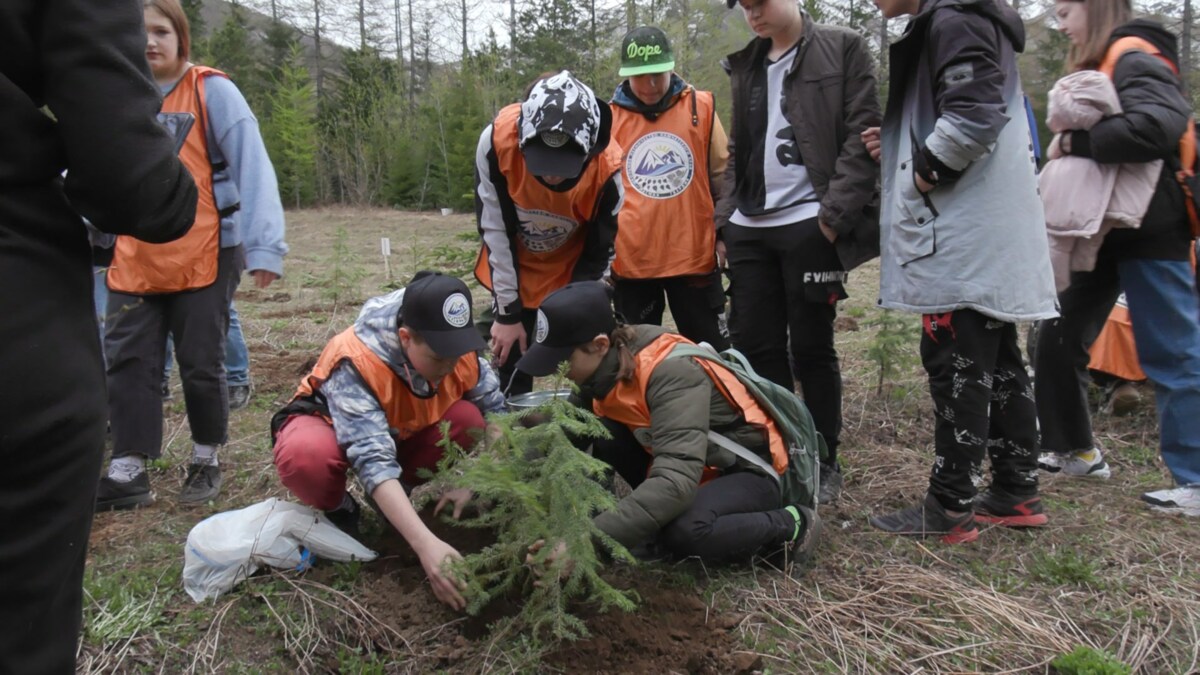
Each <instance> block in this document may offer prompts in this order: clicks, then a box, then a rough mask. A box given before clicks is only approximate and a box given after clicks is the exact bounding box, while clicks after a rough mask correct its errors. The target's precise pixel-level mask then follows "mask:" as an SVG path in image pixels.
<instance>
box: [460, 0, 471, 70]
mask: <svg viewBox="0 0 1200 675" xmlns="http://www.w3.org/2000/svg"><path fill="white" fill-rule="evenodd" d="M458 5H459V8H460V9H462V60H463V62H464V63H465V62H466V60H467V57H468V56H470V55H471V47H470V45H468V44H467V0H459V3H458Z"/></svg>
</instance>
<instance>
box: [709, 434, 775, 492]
mask: <svg viewBox="0 0 1200 675" xmlns="http://www.w3.org/2000/svg"><path fill="white" fill-rule="evenodd" d="M708 440H710V441H712V442H713V443H715V444H717V445H719V446H721V447H722V448H725V449H726V450H728V451H730V452H732V453H733V454H735V455H737V456H738V457H741V458H742V459H744V460H746V461H747V462H750V463H751V464H753V465H754V466H757V467H758V468H759V469H761V470H762V471H763V473H765V474H767V475H768V476H771V477H772V478H774V479H775V482H776V483H778V484H779V487H780V489H782V488H783V478H781V477H780V475H779V473H778V472H776V471H775V467H773V466H771V465H770V464H767V460H765V459H763V458H762V457H759V456H758V455H756V454H754V453H753V452H751V451H750V448H747V447H746V446H744V445H742V444H741V443H738V442H737V441H735V440H733V439H732V438H729V437H728V436H723V435H721V434H718V433H717V432H715V431H712V430H711V429H710V430H709V432H708Z"/></svg>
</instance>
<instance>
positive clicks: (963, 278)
mask: <svg viewBox="0 0 1200 675" xmlns="http://www.w3.org/2000/svg"><path fill="white" fill-rule="evenodd" d="M875 4H876V5H877V6H878V7H879V8H880V10H881V11H882V13H883V15H884V16H885V17H888V18H892V17H896V16H900V15H903V14H912V15H914V16H913V17H912V19H910V20H909V22H908V26H907V27H906V28H905V31H904V35H903V36H902V37H901V38H900V39H898V40H896V41H895V42H893V43H892V45H891V47H890V51H889V61H890V63H891V73H890V83H889V89H888V92H889V93H888V107H887V111H886V113H885V114H884V121H883V128H882V131H879V130H872V131H871V132H869V133H868V134H866V135H865V139H866V140H868V142H869V145H868V147H869V148H870V149H871V150H872V153H873V154H874V153H876V152H880V153H881V155H880V156H881V159H882V166H883V170H882V177H883V204H882V207H881V214H882V217H881V220H880V228H881V231H882V235H883V236H882V255H881V259H880V281H879V294H880V303H881V304H882V305H883V306H884V307H886V308H890V309H898V310H902V311H908V312H916V313H920V314H921V315H922V320H923V324H924V330H923V333H922V335H921V362H922V364H923V365H924V367H925V371H926V373H927V374H928V376H929V393H930V396H931V397H932V399H933V404H934V408H935V411H936V416H935V425H934V450H935V452H936V455H937V456H936V459H935V461H934V465H933V470H932V471H931V473H930V478H929V489H928V491H927V492H926V494H925V497H924V499H923V500H922V501H921V502H919V503H917V504H915V505H914V506H910V507H908V508H904V509H901V510H900V511H898V512H894V513H887V514H877V515H875V516H873V517H872V518H871V524H872V525H873V526H875V527H877V528H879V529H882V530H886V531H888V532H893V533H896V534H903V535H911V536H919V537H937V538H939V539H941V540H942V541H943V542H945V543H963V542H969V541H972V540H974V539H976V538H977V537H978V536H979V529H978V527H977V525H976V520H980V521H986V522H990V523H997V524H1002V525H1007V526H1013V527H1034V526H1039V525H1044V524H1045V523H1046V521H1047V517H1046V514H1045V513H1044V512H1043V510H1042V502H1041V499H1040V497H1038V472H1037V411H1036V409H1035V407H1034V404H1033V396H1032V393H1033V392H1032V386H1031V383H1030V381H1029V375H1028V374H1027V373H1026V371H1025V364H1024V362H1023V361H1022V359H1021V352H1020V348H1019V347H1018V344H1017V326H1016V324H1017V322H1019V321H1034V320H1040V319H1047V318H1053V317H1054V316H1056V315H1057V313H1056V311H1055V302H1054V280H1053V275H1052V270H1051V267H1050V254H1049V245H1048V243H1047V240H1046V225H1045V216H1044V214H1043V212H1042V202H1041V200H1040V199H1039V198H1038V193H1037V176H1036V175H1035V164H1034V156H1033V143H1032V142H1031V137H1030V131H1029V118H1028V116H1027V115H1026V113H1025V97H1024V95H1023V92H1022V90H1021V78H1020V76H1019V74H1018V73H1017V59H1016V55H1017V53H1018V52H1019V51H1021V50H1022V49H1023V48H1024V44H1025V30H1024V24H1022V22H1021V18H1020V16H1018V15H1017V13H1016V11H1015V10H1013V9H1012V8H1011V7H1009V6H1008V5H1007V4H1005V3H1003V2H1001V1H999V0H875ZM879 141H882V147H880V146H879V145H877V143H878V142H879ZM984 455H989V456H990V458H991V473H992V481H991V485H990V486H989V487H988V488H987V490H986V491H984V492H983V494H979V491H978V489H977V487H976V486H977V485H978V484H979V482H981V481H982V479H983V475H982V474H983V459H984Z"/></svg>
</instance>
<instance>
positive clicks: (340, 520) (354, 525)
mask: <svg viewBox="0 0 1200 675" xmlns="http://www.w3.org/2000/svg"><path fill="white" fill-rule="evenodd" d="M346 497H347V499H349V500H350V505H349V506H346V505H345V503H344V502H343V505H342V506H339V507H337V508H336V509H333V510H332V511H326V512H325V517H326V518H328V519H329V522H331V523H333V525H334V527H336V528H337V529H339V530H341V531H342V532H345V533H346V534H348V535H350V536H351V537H354V538H355V539H358V536H359V531H358V521H359V520H360V519H361V518H362V508H360V507H359V505H358V502H356V501H354V497H351V496H350V495H348V494H347V495H346Z"/></svg>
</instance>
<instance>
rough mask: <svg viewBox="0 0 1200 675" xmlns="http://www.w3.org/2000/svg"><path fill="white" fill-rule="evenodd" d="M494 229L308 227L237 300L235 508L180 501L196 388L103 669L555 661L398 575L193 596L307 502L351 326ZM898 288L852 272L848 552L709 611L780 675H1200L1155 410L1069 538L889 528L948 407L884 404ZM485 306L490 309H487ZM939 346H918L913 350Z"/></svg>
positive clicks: (107, 635)
mask: <svg viewBox="0 0 1200 675" xmlns="http://www.w3.org/2000/svg"><path fill="white" fill-rule="evenodd" d="M339 228H345V229H346V231H347V232H349V233H350V236H349V237H347V238H346V239H345V243H346V248H347V251H348V255H349V256H351V257H353V258H354V260H350V261H347V262H346V264H348V265H349V266H350V267H351V268H357V270H358V271H359V272H361V276H359V277H358V278H357V279H355V280H354V281H353V282H352V283H349V284H348V285H347V288H344V289H340V290H341V291H344V292H342V293H340V295H341V297H339V299H338V302H337V303H336V305H335V304H334V303H333V301H332V299H331V297H330V295H329V292H330V289H329V286H328V281H329V275H328V270H329V267H330V264H331V259H330V256H331V251H332V250H333V247H334V244H335V241H336V238H337V231H338V229H339ZM473 228H474V225H473V223H472V222H471V219H470V218H469V217H467V216H450V217H441V216H435V215H430V214H404V213H398V212H394V211H385V210H378V211H356V210H349V209H330V210H319V211H306V212H297V213H290V214H289V234H288V239H289V243H290V244H291V246H292V251H293V253H292V255H291V256H290V257H289V259H288V262H287V265H288V276H287V277H286V278H285V279H283V280H282V281H281V282H280V283H279V284H277V285H276V286H273V287H272V288H270V289H268V290H267V291H257V290H252V289H249V287H248V286H246V287H243V289H242V290H241V291H240V292H239V295H238V304H239V309H240V311H241V314H242V317H243V324H244V325H245V331H246V337H247V341H248V344H249V347H250V352H251V362H252V372H253V376H254V380H255V396H254V399H253V401H252V404H251V405H250V407H248V408H247V409H245V410H242V411H237V412H236V413H234V415H233V417H232V424H231V430H230V439H231V440H230V443H229V444H228V446H226V448H225V449H224V450H223V451H222V453H223V454H222V464H223V466H224V467H225V476H226V480H225V491H224V494H223V495H222V497H221V499H220V501H219V503H218V504H216V505H213V506H205V507H199V508H184V507H180V506H179V505H177V504H176V503H175V500H174V497H175V494H176V492H177V490H178V485H179V483H180V478H181V474H180V469H179V468H178V467H181V466H183V465H184V464H185V463H186V459H187V454H188V453H189V452H190V447H189V436H188V432H187V422H186V417H185V416H184V415H183V414H182V413H183V406H182V403H181V402H180V401H179V398H180V396H179V393H178V387H176V401H175V402H174V403H172V404H170V405H168V406H167V407H166V441H165V443H164V445H165V454H164V461H163V462H162V463H160V464H159V465H158V466H157V467H156V468H155V469H154V470H153V472H152V482H153V483H154V487H155V490H156V491H157V493H158V496H159V503H158V504H157V505H156V506H155V507H153V508H151V509H147V510H144V511H139V512H135V513H119V514H101V515H99V516H97V518H96V525H95V529H94V533H93V537H92V542H91V550H90V560H89V565H90V569H91V572H90V573H89V578H88V589H89V593H90V595H89V596H88V598H86V600H85V604H86V607H85V620H86V622H87V625H88V628H87V633H86V635H85V640H84V642H83V644H82V645H81V648H80V661H79V669H80V671H81V672H88V673H102V672H103V673H109V672H182V671H187V672H193V673H200V672H230V673H233V672H275V671H297V672H348V671H349V672H410V671H416V670H421V669H428V668H452V669H456V670H469V671H479V672H509V671H521V672H528V671H529V670H533V669H537V666H536V665H535V664H536V663H537V661H536V653H532V652H530V650H534V652H535V651H536V649H535V647H536V646H532V647H531V646H530V645H529V644H527V643H526V642H524V641H522V640H520V639H515V638H514V636H509V638H512V639H505V640H496V639H492V640H486V639H485V640H479V641H468V640H464V638H463V637H462V629H463V625H462V624H461V623H460V620H449V621H447V620H442V619H437V618H435V617H432V616H431V617H429V621H428V622H427V623H424V624H421V625H416V626H404V625H396V624H394V623H389V621H388V620H387V619H386V618H382V616H381V613H380V612H379V610H378V605H377V604H372V603H371V602H368V599H370V600H373V601H378V598H372V597H370V595H371V593H372V592H373V591H374V590H375V589H376V586H374V585H372V583H373V580H378V579H379V578H380V577H381V576H383V575H389V574H395V569H394V564H395V561H392V562H386V560H384V562H383V563H382V566H381V563H380V562H376V563H373V565H375V567H370V566H368V567H364V568H363V570H362V571H356V572H352V573H351V572H348V573H345V577H346V578H344V579H331V578H330V576H329V575H325V576H323V577H321V581H322V582H324V583H319V582H318V581H316V580H314V579H312V578H300V579H297V578H294V577H292V576H289V575H269V576H267V577H257V578H254V579H252V580H250V581H249V582H247V583H246V584H244V585H243V586H242V587H240V588H239V589H238V591H236V592H235V593H233V594H231V595H229V596H226V597H225V598H222V599H221V600H219V601H218V602H216V603H213V604H204V605H199V606H197V605H194V604H192V603H191V601H190V600H188V599H187V598H186V596H185V595H183V593H182V592H181V588H180V584H179V569H180V567H181V565H182V544H183V541H184V539H185V538H186V536H187V532H188V531H189V529H190V528H191V526H192V525H194V524H195V523H196V522H198V521H199V520H200V519H202V518H204V517H206V516H208V515H210V514H211V513H214V512H216V511H224V510H228V509H232V508H238V507H241V506H245V505H248V504H252V503H255V502H258V501H261V500H263V499H266V498H268V497H272V496H278V497H286V494H285V492H284V490H282V489H281V488H280V487H279V485H278V480H277V478H276V476H275V473H274V469H273V467H272V465H271V450H270V440H269V438H268V433H267V423H268V420H269V418H270V415H271V414H272V413H273V412H274V411H275V410H276V409H277V408H278V407H279V406H280V405H282V404H283V403H284V402H286V400H287V399H288V398H290V396H291V394H292V391H293V390H294V387H295V384H296V383H297V382H298V380H299V378H300V376H301V375H302V374H303V373H304V372H305V370H306V368H305V366H306V364H307V363H309V361H310V360H311V359H312V358H314V357H315V356H316V355H317V353H318V352H319V350H320V349H321V347H322V346H323V345H324V343H325V342H326V341H327V340H328V339H329V337H331V336H332V335H333V334H335V333H336V332H337V331H340V330H342V329H344V328H345V327H346V326H347V325H349V323H350V322H351V321H352V320H353V318H354V316H355V314H356V312H357V306H358V305H359V304H360V303H361V301H362V300H364V299H365V298H367V297H369V296H371V295H376V294H379V293H381V292H383V291H384V290H385V289H386V288H387V287H388V284H389V283H390V282H394V281H395V280H404V279H407V278H410V277H411V275H412V274H413V273H414V272H416V271H417V269H419V268H421V267H422V266H428V265H434V264H438V262H439V261H443V262H444V261H447V260H452V261H456V264H457V263H462V262H463V261H464V260H466V258H467V257H469V255H468V254H469V250H470V249H471V248H472V246H471V245H470V244H469V243H466V242H465V241H464V240H463V239H461V238H459V237H460V235H462V234H463V233H470V232H472V231H473ZM382 236H388V237H390V238H391V242H392V250H393V256H392V259H391V264H390V269H391V272H392V278H391V279H389V278H388V277H387V276H386V275H385V270H384V266H383V262H382V258H381V256H380V254H379V238H380V237H382ZM456 250H457V251H459V252H460V253H461V255H460V254H459V253H455V251H456ZM463 251H465V253H462V252H463ZM448 256H449V257H448ZM456 256H457V257H456ZM877 277H878V273H877V267H876V266H874V265H871V266H868V267H867V268H865V269H863V270H861V271H859V272H856V273H854V274H852V275H851V283H852V286H851V288H850V291H851V295H852V297H851V299H850V300H848V301H847V302H846V303H844V305H843V306H842V308H841V310H840V311H841V314H842V316H843V317H847V318H848V319H852V320H850V321H843V322H841V323H840V324H839V325H840V327H841V330H840V331H839V333H838V348H839V351H840V352H841V354H842V357H843V373H844V379H845V395H844V420H845V435H844V438H843V445H842V461H843V464H844V466H845V469H846V478H847V484H846V490H845V494H844V496H843V498H842V499H841V501H840V502H839V503H838V504H837V505H836V506H835V507H833V508H830V509H828V510H823V511H822V515H823V517H824V518H825V521H826V533H827V537H826V541H825V543H824V544H823V546H822V549H821V551H820V553H819V556H818V558H817V560H816V563H815V565H814V566H813V568H812V569H810V570H809V571H808V572H807V573H806V574H805V575H803V576H801V577H800V578H798V579H793V578H790V577H788V576H785V575H783V574H780V573H778V572H775V571H771V570H764V569H761V568H759V569H753V570H705V569H703V568H700V569H698V570H696V569H694V568H693V567H689V566H681V567H680V568H679V569H678V572H677V574H678V575H680V576H681V578H684V579H687V578H688V577H689V576H690V577H694V578H695V579H696V580H697V581H696V582H695V583H696V584H697V585H698V586H699V587H700V588H699V590H698V591H697V592H698V593H703V594H705V596H706V597H707V598H708V600H709V604H710V606H711V612H712V615H711V621H712V622H714V624H715V625H720V626H728V627H730V628H731V629H732V630H734V631H737V632H739V633H740V634H741V636H742V638H743V641H744V643H745V644H746V651H747V652H749V653H756V654H759V655H761V656H762V665H763V667H765V668H766V669H767V670H769V671H770V672H855V673H857V672H873V673H874V672H877V673H900V672H903V673H915V672H924V673H964V672H989V673H991V672H996V673H1000V672H1005V673H1007V672H1047V671H1048V669H1049V665H1048V664H1049V663H1050V662H1051V661H1052V660H1053V659H1054V658H1055V657H1056V656H1058V655H1060V654H1063V653H1065V652H1069V651H1071V650H1072V649H1073V648H1074V647H1076V646H1078V645H1087V646H1090V647H1093V648H1096V649H1102V650H1105V651H1107V652H1109V653H1111V654H1112V655H1114V656H1115V657H1117V658H1119V659H1120V660H1121V661H1122V662H1124V663H1126V664H1128V665H1129V666H1131V667H1132V668H1133V669H1134V671H1135V672H1144V673H1190V672H1197V671H1198V670H1200V655H1198V649H1200V648H1198V646H1197V645H1200V628H1198V626H1200V573H1198V572H1197V569H1198V568H1200V553H1198V548H1197V546H1196V532H1197V530H1196V526H1197V523H1196V522H1195V521H1194V520H1192V521H1187V520H1183V519H1178V518H1169V517H1164V516H1162V515H1160V514H1157V513H1154V512H1151V511H1149V510H1147V509H1145V508H1143V506H1142V505H1141V504H1140V503H1139V502H1138V500H1137V495H1138V494H1139V492H1141V491H1144V490H1146V489H1154V488H1156V487H1161V486H1164V485H1167V484H1169V480H1168V478H1167V475H1166V473H1165V472H1164V469H1163V467H1162V466H1161V463H1160V461H1159V460H1158V459H1157V453H1156V451H1155V448H1156V445H1157V434H1156V430H1155V421H1154V419H1153V411H1152V407H1147V408H1146V409H1144V410H1143V411H1141V413H1140V414H1139V415H1136V416H1134V417H1129V418H1107V417H1098V418H1097V420H1096V423H1097V436H1098V439H1099V442H1101V443H1102V444H1103V447H1104V448H1105V449H1106V451H1107V458H1108V460H1109V462H1110V464H1112V465H1113V468H1114V476H1113V478H1112V480H1110V481H1106V482H1099V483H1081V482H1078V481H1072V480H1070V479H1066V478H1049V479H1047V480H1045V481H1044V484H1043V494H1044V497H1045V499H1046V502H1047V507H1048V510H1049V513H1050V515H1051V523H1050V525H1049V526H1048V527H1046V528H1043V529H1042V530H1040V531H1037V532H1020V531H1012V530H1007V529H1004V528H994V527H993V528H987V529H985V530H984V532H983V535H982V536H981V537H980V539H979V541H978V542H976V543H975V544H972V545H968V546H960V547H945V546H941V545H937V544H934V543H921V542H914V541H909V540H901V539H897V538H894V537H889V536H886V535H883V534H881V533H877V532H874V531H872V530H871V529H870V527H869V526H868V525H867V523H866V516H867V515H868V514H869V513H871V512H873V511H874V510H876V509H881V508H892V507H894V506H897V505H900V504H903V503H905V502H910V501H914V500H916V499H917V498H919V497H920V496H921V495H922V494H923V493H924V490H925V486H926V480H927V477H928V470H929V466H930V463H931V461H932V415H931V410H930V404H929V400H928V394H927V391H926V389H925V383H924V377H923V373H922V372H921V370H920V367H919V364H917V363H916V361H915V360H910V361H909V362H908V363H906V364H904V366H903V367H902V368H901V370H900V372H899V374H898V375H896V376H895V377H893V378H891V379H890V380H889V381H888V382H887V383H886V385H885V387H884V389H883V391H882V393H877V391H876V381H877V378H878V368H877V366H876V365H875V364H874V363H872V362H871V361H870V360H869V359H868V358H867V356H866V354H867V349H868V347H869V346H870V344H871V342H872V340H873V339H874V334H875V331H874V329H873V328H872V325H871V321H872V319H873V318H874V317H875V316H876V315H877V312H878V310H877V309H875V297H876V288H875V284H876V283H877ZM476 300H477V304H479V305H482V304H483V297H482V294H479V295H478V296H477V298H476ZM855 328H856V329H855ZM916 339H917V336H916V334H915V333H914V335H913V342H912V345H911V347H912V350H913V351H914V353H915V348H916ZM1148 405H1149V404H1148ZM671 573H672V574H675V573H676V572H674V571H672V572H671ZM338 574H341V572H338ZM416 583H418V584H419V579H418V580H417V582H416ZM416 588H417V590H414V591H412V592H426V591H425V589H424V588H423V587H422V586H419V585H418V586H417V587H416ZM731 617H732V619H731ZM438 645H442V646H441V647H438ZM438 650H441V651H438ZM447 650H461V651H463V652H466V655H465V656H463V658H462V659H461V660H460V661H457V662H454V663H457V665H446V664H447V663H450V662H446V661H444V660H442V661H439V660H438V658H440V657H439V654H441V655H443V656H444V654H445V653H446V652H447ZM531 653H532V656H531ZM438 664H442V665H438ZM603 665H604V664H602V663H586V664H578V669H580V670H589V671H591V670H603ZM683 668H684V664H677V665H674V666H669V667H667V666H664V669H683Z"/></svg>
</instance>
